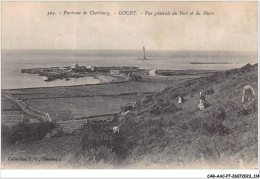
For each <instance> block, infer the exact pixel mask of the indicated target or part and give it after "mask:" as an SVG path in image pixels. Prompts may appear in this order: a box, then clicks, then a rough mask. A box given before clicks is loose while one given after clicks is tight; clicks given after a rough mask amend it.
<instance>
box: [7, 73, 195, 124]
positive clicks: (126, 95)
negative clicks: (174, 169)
mask: <svg viewBox="0 0 260 179" xmlns="http://www.w3.org/2000/svg"><path fill="white" fill-rule="evenodd" d="M196 77H198V75H185V76H171V77H161V76H157V77H149V76H146V77H143V81H141V82H139V81H130V82H124V83H115V84H99V85H82V86H68V87H50V88H31V89H16V90H3V92H6V93H9V94H11V95H13V96H15V97H16V98H19V99H23V100H24V101H25V103H27V104H28V105H30V106H33V107H34V108H36V109H39V110H41V111H44V112H48V113H49V114H50V117H51V118H52V119H53V120H68V119H76V118H80V117H88V116H93V115H100V114H110V113H117V112H119V111H120V107H121V106H125V105H126V104H127V103H133V102H135V101H138V100H140V99H142V97H143V96H145V95H146V94H143V93H153V92H158V91H160V90H163V89H164V88H166V87H168V86H172V85H178V84H179V83H182V82H183V81H185V80H188V79H192V78H196ZM2 103H8V102H7V101H6V100H5V101H2ZM6 105H7V104H4V106H6ZM9 109H12V107H11V106H9ZM20 117H21V116H20Z"/></svg>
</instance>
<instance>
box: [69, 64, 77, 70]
mask: <svg viewBox="0 0 260 179" xmlns="http://www.w3.org/2000/svg"><path fill="white" fill-rule="evenodd" d="M78 67H79V65H78V64H77V63H74V64H72V65H71V66H70V70H71V71H75V70H77V69H78Z"/></svg>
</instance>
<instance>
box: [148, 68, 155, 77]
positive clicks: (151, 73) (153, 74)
mask: <svg viewBox="0 0 260 179" xmlns="http://www.w3.org/2000/svg"><path fill="white" fill-rule="evenodd" d="M156 73H157V70H156V69H152V70H150V71H149V76H156V75H157V74H156Z"/></svg>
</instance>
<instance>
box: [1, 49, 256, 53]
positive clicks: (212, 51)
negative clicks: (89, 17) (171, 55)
mask: <svg viewBox="0 0 260 179" xmlns="http://www.w3.org/2000/svg"><path fill="white" fill-rule="evenodd" d="M2 50H4V51H7V50H10V51H11V50H13V51H15V50H16V51H18V50H20V51H22V50H24V51H25V50H60V51H63V50H71V51H73V50H92V51H142V48H140V49H130V50H127V49H1V51H2ZM146 50H147V49H146ZM147 51H204V52H205V51H209V52H217V51H221V52H258V50H154V49H153V50H149V49H148V50H147Z"/></svg>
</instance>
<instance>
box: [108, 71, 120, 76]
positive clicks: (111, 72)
mask: <svg viewBox="0 0 260 179" xmlns="http://www.w3.org/2000/svg"><path fill="white" fill-rule="evenodd" d="M110 74H111V75H120V71H119V70H110Z"/></svg>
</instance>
